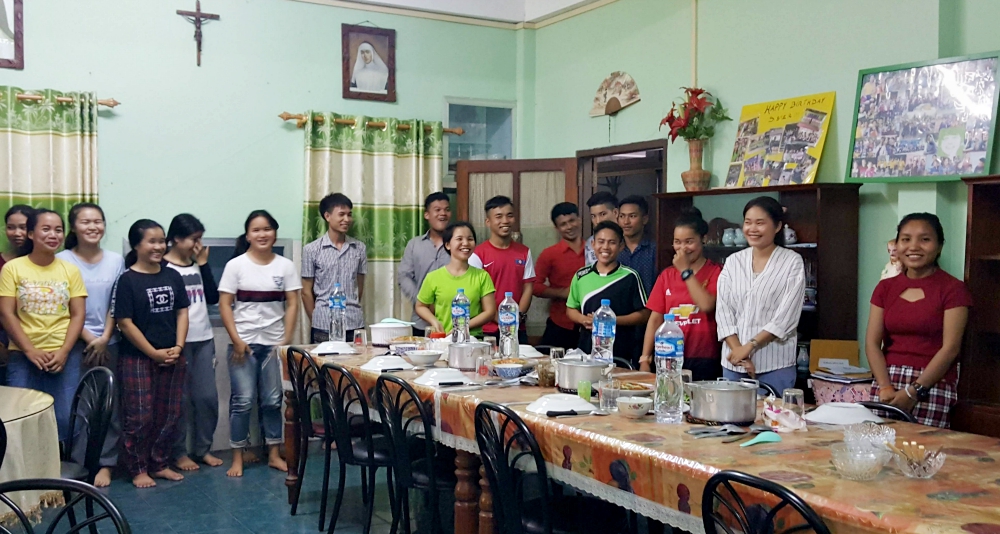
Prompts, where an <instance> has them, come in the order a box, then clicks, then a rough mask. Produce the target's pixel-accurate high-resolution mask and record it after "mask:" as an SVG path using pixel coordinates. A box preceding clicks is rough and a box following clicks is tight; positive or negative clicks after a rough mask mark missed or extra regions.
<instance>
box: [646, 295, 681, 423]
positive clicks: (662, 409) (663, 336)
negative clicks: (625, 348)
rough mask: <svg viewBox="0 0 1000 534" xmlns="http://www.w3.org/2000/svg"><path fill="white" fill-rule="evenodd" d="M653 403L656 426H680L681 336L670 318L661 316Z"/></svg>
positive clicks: (657, 337)
mask: <svg viewBox="0 0 1000 534" xmlns="http://www.w3.org/2000/svg"><path fill="white" fill-rule="evenodd" d="M653 339H654V343H653V346H654V353H655V355H656V399H655V401H654V403H653V410H654V411H655V412H656V422H657V423H674V424H676V423H681V422H682V421H683V418H684V378H683V376H682V373H681V369H682V368H683V367H684V332H682V331H681V328H680V327H679V326H677V323H675V322H674V316H673V315H672V314H669V313H668V314H666V315H664V316H663V324H662V325H660V327H659V328H657V329H656V335H655V337H654V338H653Z"/></svg>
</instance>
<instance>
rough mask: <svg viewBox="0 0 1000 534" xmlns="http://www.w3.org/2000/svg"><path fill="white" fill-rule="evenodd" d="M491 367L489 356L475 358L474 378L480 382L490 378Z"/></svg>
mask: <svg viewBox="0 0 1000 534" xmlns="http://www.w3.org/2000/svg"><path fill="white" fill-rule="evenodd" d="M492 367H493V358H492V357H491V356H486V355H484V356H480V357H478V358H476V376H478V377H479V379H480V380H486V379H487V378H489V376H490V371H491V370H492V369H491V368H492Z"/></svg>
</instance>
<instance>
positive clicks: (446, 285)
mask: <svg viewBox="0 0 1000 534" xmlns="http://www.w3.org/2000/svg"><path fill="white" fill-rule="evenodd" d="M441 238H442V239H443V240H444V248H445V250H447V251H448V253H449V254H451V260H450V261H449V262H448V265H445V266H444V267H441V268H440V269H437V270H434V271H431V272H429V273H427V276H426V277H424V282H423V284H421V285H420V292H419V293H417V302H416V304H415V305H414V309H415V310H416V312H417V315H419V316H420V318H421V319H423V320H425V321H427V324H428V325H429V326H428V327H427V333H431V332H445V333H447V332H450V331H451V301H452V299H454V298H455V295H456V294H457V293H458V290H459V288H461V289H464V290H465V296H466V297H468V298H469V312H470V314H471V315H472V318H471V320H470V321H469V333H470V334H471V335H474V336H481V335H482V334H483V325H484V324H486V323H488V322H490V321H491V320H492V319H493V315H494V314H495V313H496V310H497V303H496V298H495V297H494V295H493V294H494V293H496V288H494V287H493V280H491V279H490V275H489V274H488V273H487V272H486V271H484V270H482V269H477V268H476V267H470V266H469V257H470V256H472V251H473V249H475V248H476V231H475V230H474V229H473V228H472V225H471V224H469V223H467V222H456V223H452V224H449V225H448V227H447V228H445V230H444V232H443V233H442V234H441Z"/></svg>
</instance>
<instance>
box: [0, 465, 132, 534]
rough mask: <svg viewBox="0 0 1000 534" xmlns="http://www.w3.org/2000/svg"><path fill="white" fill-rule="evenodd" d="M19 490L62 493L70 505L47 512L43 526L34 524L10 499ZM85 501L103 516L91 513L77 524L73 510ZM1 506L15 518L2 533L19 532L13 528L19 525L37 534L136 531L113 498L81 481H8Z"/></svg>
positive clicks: (0, 498) (0, 495)
mask: <svg viewBox="0 0 1000 534" xmlns="http://www.w3.org/2000/svg"><path fill="white" fill-rule="evenodd" d="M16 491H46V492H49V491H51V492H57V491H58V492H62V494H63V495H64V496H66V504H65V505H64V506H63V507H62V508H61V509H59V510H58V511H57V512H53V511H52V509H51V508H46V509H43V510H42V521H41V523H39V524H32V522H31V521H30V520H29V519H30V518H29V517H28V515H27V514H26V513H25V512H24V511H23V510H21V508H20V507H19V506H18V505H17V503H16V502H15V501H14V500H13V499H11V498H10V497H9V496H8V494H9V493H12V492H16ZM81 500H86V502H87V503H91V506H92V505H93V503H96V504H97V505H98V507H99V508H100V513H97V514H94V513H91V514H90V515H89V516H88V518H87V519H86V520H85V521H81V522H79V523H75V522H74V521H73V519H72V516H73V514H72V510H73V509H74V508H75V507H76V506H77V505H79V504H80V501H81ZM0 503H3V504H5V505H7V506H8V507H9V508H10V509H11V511H12V512H13V517H11V519H10V522H11V524H7V525H3V526H0V532H18V530H15V529H12V527H14V526H15V525H19V526H20V529H21V530H20V532H24V533H25V534H34V532H45V533H46V534H54V533H56V532H59V533H60V534H63V533H65V534H75V533H77V532H81V531H82V530H83V529H84V528H88V529H90V530H91V531H92V532H96V530H97V528H100V529H101V532H109V529H110V528H112V527H113V528H114V531H115V532H118V533H119V534H131V532H132V528H131V527H129V524H128V521H127V520H126V519H125V516H124V515H122V513H121V511H120V510H118V508H117V507H116V506H115V504H114V503H113V502H111V499H109V498H107V497H105V496H104V494H103V493H101V492H100V491H98V490H97V488H95V487H93V486H91V485H90V484H87V483H85V482H80V481H78V480H60V479H48V478H26V479H22V480H14V481H12V482H4V483H3V484H0ZM63 527H65V530H63ZM43 529H44V530H43Z"/></svg>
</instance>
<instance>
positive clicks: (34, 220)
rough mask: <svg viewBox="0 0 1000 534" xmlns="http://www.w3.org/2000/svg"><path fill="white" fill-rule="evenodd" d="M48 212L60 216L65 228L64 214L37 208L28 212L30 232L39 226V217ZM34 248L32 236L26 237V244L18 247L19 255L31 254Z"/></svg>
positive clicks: (60, 221)
mask: <svg viewBox="0 0 1000 534" xmlns="http://www.w3.org/2000/svg"><path fill="white" fill-rule="evenodd" d="M46 213H51V214H53V215H55V216H56V217H59V224H60V225H64V228H65V223H63V218H62V215H59V214H58V213H57V212H54V211H52V210H50V209H46V208H37V209H34V210H31V212H30V213H27V214H26V215H27V217H28V233H31V232H34V231H35V227H36V226H38V218H39V217H41V216H42V215H45V214H46ZM33 250H35V242H34V240H32V239H31V238H30V237H26V238H25V239H24V244H22V245H21V247H20V248H18V249H17V255H18V256H27V255H28V254H31V252H32V251H33Z"/></svg>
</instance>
